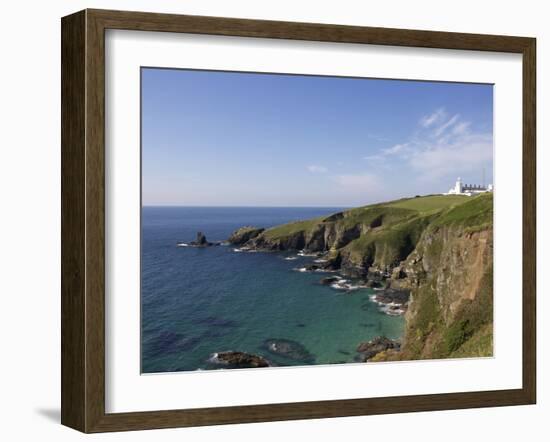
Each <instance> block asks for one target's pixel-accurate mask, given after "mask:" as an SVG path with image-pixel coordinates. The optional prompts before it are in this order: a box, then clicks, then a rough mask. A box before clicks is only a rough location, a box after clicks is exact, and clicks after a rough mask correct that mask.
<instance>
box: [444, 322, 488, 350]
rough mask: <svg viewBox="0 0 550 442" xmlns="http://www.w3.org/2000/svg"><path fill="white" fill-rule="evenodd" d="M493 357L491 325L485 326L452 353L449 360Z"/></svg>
mask: <svg viewBox="0 0 550 442" xmlns="http://www.w3.org/2000/svg"><path fill="white" fill-rule="evenodd" d="M492 355H493V324H486V325H484V326H483V327H482V328H480V329H479V330H478V331H477V332H475V333H474V334H473V336H472V337H471V338H470V339H468V340H467V341H466V342H464V344H462V345H461V346H460V347H459V348H458V349H457V350H455V351H454V352H452V353H451V354H450V355H449V357H451V358H481V357H487V356H492Z"/></svg>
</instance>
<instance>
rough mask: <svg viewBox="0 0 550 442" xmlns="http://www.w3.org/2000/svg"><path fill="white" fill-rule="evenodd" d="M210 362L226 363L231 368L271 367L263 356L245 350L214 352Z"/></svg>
mask: <svg viewBox="0 0 550 442" xmlns="http://www.w3.org/2000/svg"><path fill="white" fill-rule="evenodd" d="M209 361H210V362H213V363H215V364H220V365H226V366H228V367H229V368H261V367H270V366H271V364H270V363H269V361H268V360H267V359H265V358H263V357H262V356H259V355H255V354H252V353H245V352H244V351H223V352H220V353H214V354H213V355H212V356H211V357H210V359H209Z"/></svg>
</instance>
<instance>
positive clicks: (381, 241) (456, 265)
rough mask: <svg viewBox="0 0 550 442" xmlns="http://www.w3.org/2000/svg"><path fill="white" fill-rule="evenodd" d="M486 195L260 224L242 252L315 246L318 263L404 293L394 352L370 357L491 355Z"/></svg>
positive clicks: (239, 238)
mask: <svg viewBox="0 0 550 442" xmlns="http://www.w3.org/2000/svg"><path fill="white" fill-rule="evenodd" d="M492 218H493V198H492V194H491V193H487V194H482V195H479V196H476V197H464V196H458V195H455V196H427V197H417V198H410V199H403V200H397V201H392V202H387V203H382V204H375V205H370V206H365V207H360V208H355V209H351V210H346V211H343V212H339V213H336V214H333V215H331V216H328V217H322V218H316V219H312V220H306V221H298V222H294V223H290V224H285V225H281V226H276V227H272V228H269V229H266V230H263V229H258V228H251V227H247V228H245V229H241V231H240V232H239V231H238V232H236V233H235V234H234V235H232V237H231V238H230V242H232V243H234V244H237V245H239V246H241V247H243V248H244V249H255V250H265V251H282V250H303V251H304V252H307V253H322V254H323V256H324V258H325V263H324V264H322V265H323V267H325V268H326V269H330V270H338V271H339V272H341V273H342V274H344V275H348V276H352V277H357V278H361V279H363V280H366V281H368V283H370V285H371V286H377V285H378V286H383V287H385V288H386V289H389V290H399V291H407V292H409V293H410V299H409V302H408V310H407V312H406V315H405V320H406V327H405V334H404V336H403V340H402V345H401V347H400V349H399V350H396V349H389V350H387V351H384V352H381V353H379V354H377V355H376V356H374V357H373V359H370V360H374V361H376V360H378V361H381V360H396V359H427V358H444V357H474V356H489V355H491V354H492V312H493V290H492V263H493V259H492V256H493V221H492Z"/></svg>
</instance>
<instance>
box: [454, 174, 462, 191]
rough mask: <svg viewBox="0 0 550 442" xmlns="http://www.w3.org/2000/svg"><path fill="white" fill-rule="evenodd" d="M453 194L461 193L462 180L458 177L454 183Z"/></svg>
mask: <svg viewBox="0 0 550 442" xmlns="http://www.w3.org/2000/svg"><path fill="white" fill-rule="evenodd" d="M454 193H455V194H457V195H460V194H461V193H462V179H461V178H460V177H458V178H457V179H456V183H455V192H454Z"/></svg>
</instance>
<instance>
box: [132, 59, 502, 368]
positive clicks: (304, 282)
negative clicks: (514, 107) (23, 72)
mask: <svg viewBox="0 0 550 442" xmlns="http://www.w3.org/2000/svg"><path fill="white" fill-rule="evenodd" d="M493 162H494V155H493V85H492V84H478V83H458V82H454V83H453V82H436V81H414V80H407V79H377V78H359V77H336V76H320V75H296V74H285V73H262V72H257V73H256V72H230V71H213V70H200V69H170V68H156V67H142V68H141V372H142V374H154V373H166V372H182V371H196V370H217V369H239V368H248V369H256V368H269V367H290V366H311V365H327V364H362V363H369V364H370V363H380V362H396V361H410V360H426V359H430V360H437V359H458V358H484V357H492V356H493V192H494V191H495V187H494V176H493Z"/></svg>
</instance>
